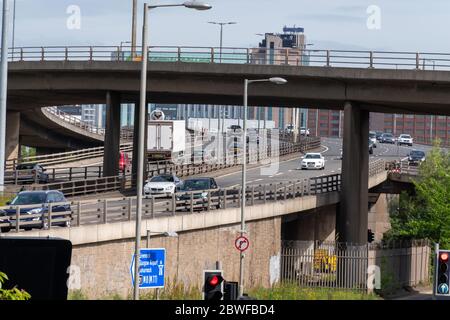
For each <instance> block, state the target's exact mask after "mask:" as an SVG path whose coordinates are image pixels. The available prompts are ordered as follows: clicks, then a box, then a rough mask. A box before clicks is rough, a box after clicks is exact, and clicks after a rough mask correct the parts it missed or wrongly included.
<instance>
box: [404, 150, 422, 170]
mask: <svg viewBox="0 0 450 320" xmlns="http://www.w3.org/2000/svg"><path fill="white" fill-rule="evenodd" d="M423 161H425V152H423V151H420V150H412V151H411V153H410V154H409V155H408V164H409V165H410V166H411V165H420V164H421V163H422V162H423Z"/></svg>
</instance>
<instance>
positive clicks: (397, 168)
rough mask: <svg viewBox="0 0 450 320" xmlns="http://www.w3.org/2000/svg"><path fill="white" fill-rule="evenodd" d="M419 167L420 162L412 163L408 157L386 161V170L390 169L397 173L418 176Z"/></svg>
mask: <svg viewBox="0 0 450 320" xmlns="http://www.w3.org/2000/svg"><path fill="white" fill-rule="evenodd" d="M419 167H420V164H414V165H411V164H410V163H409V161H408V159H402V160H400V161H397V160H395V161H391V162H387V163H386V170H388V171H389V173H395V174H402V173H404V174H408V175H414V176H417V175H418V174H419Z"/></svg>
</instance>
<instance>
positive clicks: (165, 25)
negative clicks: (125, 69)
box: [10, 0, 450, 52]
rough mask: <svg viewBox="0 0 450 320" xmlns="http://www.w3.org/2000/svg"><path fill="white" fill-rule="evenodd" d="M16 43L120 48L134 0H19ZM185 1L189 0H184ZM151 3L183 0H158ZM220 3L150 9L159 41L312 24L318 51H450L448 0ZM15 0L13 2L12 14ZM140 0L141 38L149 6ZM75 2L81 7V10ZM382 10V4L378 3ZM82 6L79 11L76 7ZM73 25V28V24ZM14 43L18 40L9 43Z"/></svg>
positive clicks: (210, 40) (246, 43)
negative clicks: (222, 24)
mask: <svg viewBox="0 0 450 320" xmlns="http://www.w3.org/2000/svg"><path fill="white" fill-rule="evenodd" d="M15 1H16V22H15V46H16V47H19V46H50V45H56V46H60V45H93V46H94V45H105V46H118V45H119V44H120V42H121V41H129V40H130V37H131V5H132V0H15ZM181 1H184V0H181ZM150 2H151V4H173V3H180V2H177V0H151V1H150ZM206 2H207V3H209V4H211V5H212V6H213V8H212V9H211V10H208V11H196V10H190V9H186V8H183V7H179V8H178V7H177V8H158V9H155V10H152V11H151V12H150V14H149V23H150V24H149V28H150V29H149V30H150V31H149V32H150V33H149V34H150V35H149V41H150V44H151V45H154V46H168V45H171V46H181V45H184V46H205V47H210V46H218V45H219V27H218V26H214V25H210V24H208V23H207V22H208V21H224V22H227V21H234V22H237V24H236V25H230V26H225V27H224V37H223V39H224V46H225V47H254V46H257V45H258V43H259V41H261V38H262V37H261V36H258V35H256V34H257V33H266V32H274V33H277V32H282V28H283V26H285V25H287V26H293V25H295V26H297V27H304V28H305V35H306V37H307V42H308V43H312V44H314V46H313V48H314V49H344V50H345V49H346V50H388V51H413V52H416V51H419V52H450V41H449V40H450V37H449V36H448V30H450V19H449V13H450V1H448V0H429V1H425V0H378V1H377V0H369V1H367V0H209V1H206ZM12 4H13V0H10V9H11V18H12ZM143 4H144V1H138V11H139V13H140V14H139V17H138V31H139V32H138V40H139V42H138V43H140V28H141V26H142V7H143ZM74 8H75V10H74ZM374 8H375V9H374ZM78 9H79V15H78V12H77V10H78ZM11 20H12V19H11ZM68 23H69V26H68ZM10 43H11V41H10Z"/></svg>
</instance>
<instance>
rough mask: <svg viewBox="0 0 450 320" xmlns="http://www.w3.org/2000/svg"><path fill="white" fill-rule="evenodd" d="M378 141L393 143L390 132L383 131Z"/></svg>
mask: <svg viewBox="0 0 450 320" xmlns="http://www.w3.org/2000/svg"><path fill="white" fill-rule="evenodd" d="M380 142H381V143H391V144H395V140H394V136H393V135H392V134H391V133H383V135H382V136H381V141H380Z"/></svg>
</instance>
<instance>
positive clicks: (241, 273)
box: [239, 77, 287, 296]
mask: <svg viewBox="0 0 450 320" xmlns="http://www.w3.org/2000/svg"><path fill="white" fill-rule="evenodd" d="M255 82H271V83H274V84H285V83H287V80H286V79H283V78H279V77H274V78H269V79H257V80H248V79H245V81H244V121H243V128H242V131H243V143H242V144H243V146H244V150H243V154H242V190H241V197H242V200H241V236H244V234H245V232H246V231H245V198H246V197H245V192H246V189H247V175H246V173H247V109H248V103H247V102H248V85H249V84H252V83H255ZM244 258H245V255H244V253H243V252H242V251H241V256H240V259H239V296H242V295H243V294H244Z"/></svg>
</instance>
